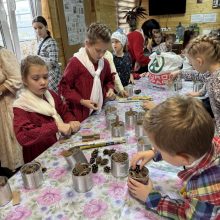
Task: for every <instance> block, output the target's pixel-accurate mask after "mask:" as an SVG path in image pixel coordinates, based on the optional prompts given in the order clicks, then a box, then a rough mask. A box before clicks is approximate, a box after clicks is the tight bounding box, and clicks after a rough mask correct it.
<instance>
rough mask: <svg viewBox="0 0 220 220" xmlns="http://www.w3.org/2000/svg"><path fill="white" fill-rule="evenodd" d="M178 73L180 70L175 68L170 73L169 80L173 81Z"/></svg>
mask: <svg viewBox="0 0 220 220" xmlns="http://www.w3.org/2000/svg"><path fill="white" fill-rule="evenodd" d="M179 74H180V70H176V71H173V72H171V73H170V81H174V80H175V79H176V78H177V77H178V75H179Z"/></svg>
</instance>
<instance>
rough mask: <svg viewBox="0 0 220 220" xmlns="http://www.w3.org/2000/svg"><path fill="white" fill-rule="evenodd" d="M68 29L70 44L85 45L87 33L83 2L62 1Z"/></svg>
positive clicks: (76, 0)
mask: <svg viewBox="0 0 220 220" xmlns="http://www.w3.org/2000/svg"><path fill="white" fill-rule="evenodd" d="M62 1H63V8H64V15H65V21H66V28H67V36H68V44H69V45H77V44H81V43H83V39H84V38H85V33H86V23H85V10H84V4H83V0H62Z"/></svg>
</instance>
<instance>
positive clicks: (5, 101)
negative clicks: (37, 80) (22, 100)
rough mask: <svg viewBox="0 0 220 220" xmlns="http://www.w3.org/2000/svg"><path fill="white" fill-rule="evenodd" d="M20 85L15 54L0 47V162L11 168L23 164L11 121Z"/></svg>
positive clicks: (18, 68)
mask: <svg viewBox="0 0 220 220" xmlns="http://www.w3.org/2000/svg"><path fill="white" fill-rule="evenodd" d="M21 85H22V81H21V74H20V67H19V64H18V61H17V59H16V57H15V55H14V54H13V53H12V52H10V51H9V50H7V49H5V48H3V47H0V128H1V132H0V163H1V166H2V167H8V168H10V169H11V170H14V169H16V168H18V167H20V166H21V165H22V164H23V156H22V149H21V147H20V145H19V144H18V142H17V139H16V137H15V134H14V130H13V123H12V117H13V113H12V103H13V101H14V99H15V95H16V91H17V90H18V89H20V88H21Z"/></svg>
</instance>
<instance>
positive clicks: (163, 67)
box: [148, 52, 183, 87]
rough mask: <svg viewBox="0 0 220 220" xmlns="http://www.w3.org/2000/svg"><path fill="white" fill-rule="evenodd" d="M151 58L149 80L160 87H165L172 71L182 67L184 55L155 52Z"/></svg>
mask: <svg viewBox="0 0 220 220" xmlns="http://www.w3.org/2000/svg"><path fill="white" fill-rule="evenodd" d="M149 58H150V59H151V61H150V62H149V64H148V71H149V81H150V82H151V83H152V84H154V85H156V86H159V87H164V85H165V82H166V81H167V80H169V74H170V72H173V71H175V70H178V69H180V68H181V66H182V64H183V59H182V57H181V56H180V55H177V54H175V53H172V52H161V53H160V54H159V53H157V52H155V53H153V54H151V55H150V57H149Z"/></svg>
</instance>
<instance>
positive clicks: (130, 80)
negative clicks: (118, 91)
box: [129, 74, 135, 84]
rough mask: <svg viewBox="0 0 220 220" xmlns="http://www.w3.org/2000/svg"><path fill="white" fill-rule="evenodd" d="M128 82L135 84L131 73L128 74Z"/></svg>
mask: <svg viewBox="0 0 220 220" xmlns="http://www.w3.org/2000/svg"><path fill="white" fill-rule="evenodd" d="M129 83H131V84H135V83H134V77H133V74H130V79H129Z"/></svg>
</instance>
